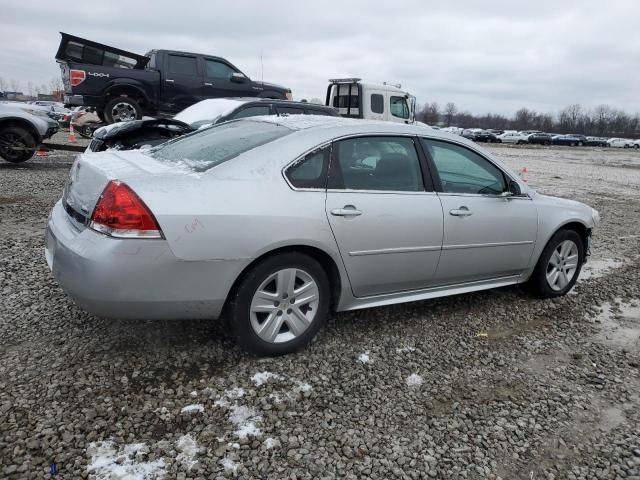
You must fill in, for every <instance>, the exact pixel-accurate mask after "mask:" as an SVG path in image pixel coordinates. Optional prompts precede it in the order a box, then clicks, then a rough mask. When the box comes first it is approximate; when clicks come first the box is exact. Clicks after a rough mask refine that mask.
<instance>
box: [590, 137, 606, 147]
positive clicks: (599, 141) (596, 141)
mask: <svg viewBox="0 0 640 480" xmlns="http://www.w3.org/2000/svg"><path fill="white" fill-rule="evenodd" d="M607 140H608V138H605V137H587V141H586V142H585V145H587V146H588V147H608V146H609V143H608V142H607Z"/></svg>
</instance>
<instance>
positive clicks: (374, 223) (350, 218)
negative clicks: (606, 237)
mask: <svg viewBox="0 0 640 480" xmlns="http://www.w3.org/2000/svg"><path fill="white" fill-rule="evenodd" d="M598 220H599V218H598V213H597V212H596V211H595V210H593V209H592V208H590V207H588V206H586V205H584V204H581V203H578V202H575V201H570V200H564V199H559V198H553V197H548V196H545V195H541V194H539V193H536V192H535V191H534V190H532V189H531V188H529V187H528V186H527V185H526V184H525V183H523V182H522V181H521V180H520V179H519V178H518V176H517V175H515V174H514V173H513V172H511V171H510V170H509V169H508V168H506V167H505V166H504V165H503V164H501V163H500V162H499V161H498V160H496V159H495V158H493V157H492V156H491V155H490V154H488V153H486V152H484V151H483V150H481V149H480V148H478V147H477V146H476V145H475V144H474V143H472V142H470V141H467V140H465V139H464V138H462V137H459V136H457V135H450V134H447V133H445V132H442V131H438V130H432V129H428V128H424V127H419V126H416V127H413V126H408V125H399V124H392V123H385V122H374V121H365V120H351V119H343V118H331V117H311V116H302V115H299V116H291V117H272V118H270V117H257V118H252V119H245V120H239V121H233V122H228V123H225V124H221V125H218V126H215V127H212V128H209V129H206V130H202V131H198V132H196V133H194V134H190V135H187V136H184V137H180V138H179V139H177V140H174V141H171V142H169V143H166V144H164V145H161V146H158V147H155V148H153V149H149V150H143V151H128V152H117V151H114V152H103V153H98V154H96V153H90V154H84V155H82V156H80V157H79V158H78V160H77V161H76V162H75V164H74V165H73V167H72V168H71V171H70V178H69V181H68V184H67V186H66V188H65V190H64V193H63V196H62V198H61V200H60V201H59V202H58V203H57V204H56V205H55V207H54V208H53V210H52V212H51V215H50V218H49V223H48V228H47V234H46V258H47V263H48V265H49V267H50V268H51V270H52V271H53V273H54V275H55V277H56V278H57V279H58V281H59V282H60V284H61V285H62V286H63V287H64V288H65V290H66V291H67V292H68V293H69V295H70V296H71V297H72V298H73V299H74V300H75V301H76V302H77V303H78V304H79V305H80V306H81V307H82V308H84V309H86V310H87V311H89V312H92V313H94V314H95V315H98V316H106V317H119V318H134V319H142V318H155V319H178V318H218V317H219V316H221V315H222V314H225V315H226V316H228V318H229V320H230V322H229V324H230V325H231V326H232V328H233V329H234V332H235V335H236V336H237V338H238V341H239V342H240V344H241V345H242V346H243V347H244V348H246V349H248V350H250V351H253V352H257V353H260V354H282V353H287V352H291V351H293V350H296V349H298V348H300V347H302V346H304V345H306V344H307V343H308V342H309V341H310V340H311V339H312V338H313V337H314V335H316V333H317V332H318V330H319V329H320V328H321V327H322V325H323V323H324V322H325V320H326V318H327V316H328V315H329V313H330V312H331V311H344V310H353V309H359V308H366V307H374V306H378V305H389V304H394V303H400V302H409V301H415V300H424V299H429V298H434V297H440V296H444V295H453V294H460V293H465V292H472V291H476V290H483V289H488V288H495V287H502V286H505V285H511V284H517V283H524V282H529V284H530V285H531V286H532V287H533V288H534V289H535V290H536V291H537V292H538V293H539V294H540V295H541V296H543V297H556V296H559V295H564V294H566V293H567V292H568V291H569V290H570V289H571V288H572V287H573V285H574V283H575V282H576V280H577V278H578V275H579V274H580V268H581V266H582V264H583V262H584V261H585V260H586V256H587V254H588V252H589V244H590V238H591V231H592V229H593V228H594V226H595V225H596V224H597V223H598Z"/></svg>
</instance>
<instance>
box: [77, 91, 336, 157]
mask: <svg viewBox="0 0 640 480" xmlns="http://www.w3.org/2000/svg"><path fill="white" fill-rule="evenodd" d="M297 114H302V115H325V116H330V117H336V116H338V111H337V110H336V109H335V108H333V107H326V106H324V105H317V104H314V103H307V102H291V101H289V100H273V99H268V98H212V99H209V100H203V101H201V102H198V103H196V104H195V105H192V106H190V107H188V108H186V109H185V110H183V111H182V112H180V113H178V114H177V115H176V116H175V117H174V118H173V119H147V120H133V121H130V122H120V123H117V124H111V125H108V126H104V127H101V128H99V129H97V130H96V131H95V132H94V134H93V140H92V141H91V143H90V144H89V147H87V151H92V152H100V151H103V150H107V149H108V148H116V149H118V150H133V149H137V148H141V147H142V146H153V145H158V144H160V143H164V142H166V141H167V140H170V139H172V138H175V137H179V136H181V135H184V134H186V133H190V132H194V131H196V130H198V129H199V128H203V127H206V126H210V125H214V124H217V123H222V122H226V121H229V120H236V119H239V118H246V117H256V116H260V115H297Z"/></svg>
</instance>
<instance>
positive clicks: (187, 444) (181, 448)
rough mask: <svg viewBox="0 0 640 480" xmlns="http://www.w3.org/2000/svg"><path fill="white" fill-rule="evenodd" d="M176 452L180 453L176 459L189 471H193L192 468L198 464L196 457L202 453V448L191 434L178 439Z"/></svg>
mask: <svg viewBox="0 0 640 480" xmlns="http://www.w3.org/2000/svg"><path fill="white" fill-rule="evenodd" d="M176 450H178V452H180V453H178V456H177V457H176V459H177V460H178V462H180V463H181V464H182V465H184V466H185V467H186V468H187V470H191V468H192V467H193V466H194V465H195V464H196V463H198V460H196V456H197V455H198V453H199V452H200V448H199V447H198V444H197V443H196V441H195V439H194V438H193V437H192V436H191V434H190V433H188V434H186V435H183V436H181V437H180V438H178V440H177V441H176Z"/></svg>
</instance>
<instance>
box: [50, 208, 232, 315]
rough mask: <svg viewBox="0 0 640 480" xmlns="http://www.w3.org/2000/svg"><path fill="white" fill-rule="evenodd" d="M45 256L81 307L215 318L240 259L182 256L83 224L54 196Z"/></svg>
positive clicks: (155, 242) (156, 244)
mask: <svg viewBox="0 0 640 480" xmlns="http://www.w3.org/2000/svg"><path fill="white" fill-rule="evenodd" d="M45 257H46V260H47V264H48V265H49V268H50V270H51V271H52V272H53V275H54V276H55V278H56V280H57V281H58V282H59V283H60V285H61V286H62V287H63V288H64V290H65V291H66V292H67V293H68V294H69V295H70V296H71V297H72V298H73V300H74V301H75V303H77V304H78V305H79V306H80V307H82V308H83V309H84V310H86V311H88V312H90V313H92V314H94V315H96V316H99V317H108V318H129V319H193V318H217V317H218V316H219V315H220V313H221V311H222V307H223V305H224V302H225V300H226V297H227V294H228V292H229V290H230V288H231V285H232V284H233V282H234V281H235V278H236V276H237V275H238V273H239V272H240V271H242V269H243V268H244V263H243V262H241V261H184V260H180V259H178V258H176V257H175V256H174V255H173V253H172V252H171V250H170V249H169V246H168V244H167V242H165V241H164V240H142V239H114V238H110V237H107V236H104V235H102V234H99V233H97V232H95V231H93V230H91V229H89V228H86V227H82V226H80V225H79V224H78V223H76V222H75V221H74V220H72V219H71V218H70V217H69V216H68V215H67V213H66V212H65V211H64V208H63V207H62V203H61V202H60V201H59V202H58V203H57V204H56V205H55V207H54V208H53V210H52V211H51V214H50V216H49V222H48V225H47V232H46V240H45Z"/></svg>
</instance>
